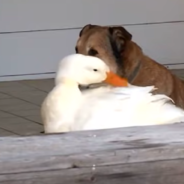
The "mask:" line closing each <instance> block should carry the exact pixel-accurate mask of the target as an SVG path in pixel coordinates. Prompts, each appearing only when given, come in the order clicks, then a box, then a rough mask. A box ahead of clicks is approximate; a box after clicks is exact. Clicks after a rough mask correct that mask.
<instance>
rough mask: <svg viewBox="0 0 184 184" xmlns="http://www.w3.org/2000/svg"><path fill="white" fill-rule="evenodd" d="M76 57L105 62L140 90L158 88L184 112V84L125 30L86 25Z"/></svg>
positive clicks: (80, 35) (77, 46)
mask: <svg viewBox="0 0 184 184" xmlns="http://www.w3.org/2000/svg"><path fill="white" fill-rule="evenodd" d="M76 53H81V54H84V55H91V56H95V57H99V58H101V59H102V60H103V61H104V62H105V63H106V64H107V65H108V66H109V67H110V69H111V70H112V71H113V72H115V73H117V74H119V75H120V76H121V77H126V78H127V79H128V81H129V83H131V84H133V85H137V86H149V85H154V86H155V87H156V88H158V89H157V91H156V93H159V94H166V95H167V96H169V97H171V98H172V99H173V100H174V102H175V104H176V105H177V106H179V107H181V108H183V109H184V83H183V82H182V81H181V80H180V79H179V78H177V77H176V76H175V75H174V74H172V73H171V71H169V70H168V69H167V68H165V67H164V66H163V65H161V64H159V63H157V62H156V61H154V60H153V59H151V58H150V57H148V56H146V55H145V54H144V53H143V51H142V49H141V48H140V47H139V46H138V45H137V44H136V43H135V42H133V41H132V35H131V34H130V33H129V32H128V31H127V30H126V29H125V28H123V27H119V26H116V27H107V26H98V25H90V24H89V25H86V26H85V27H83V29H82V30H81V31H80V34H79V39H78V41H77V45H76Z"/></svg>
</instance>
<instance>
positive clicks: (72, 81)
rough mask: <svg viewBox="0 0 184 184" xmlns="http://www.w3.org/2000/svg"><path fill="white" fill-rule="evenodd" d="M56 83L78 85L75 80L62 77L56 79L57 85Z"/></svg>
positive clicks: (75, 86) (76, 86) (70, 85)
mask: <svg viewBox="0 0 184 184" xmlns="http://www.w3.org/2000/svg"><path fill="white" fill-rule="evenodd" d="M58 84H63V85H66V86H68V87H74V88H78V87H79V84H78V83H77V82H76V81H75V80H73V79H70V78H62V79H60V80H58V81H57V83H56V85H58Z"/></svg>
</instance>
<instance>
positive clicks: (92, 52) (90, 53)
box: [88, 49, 98, 56]
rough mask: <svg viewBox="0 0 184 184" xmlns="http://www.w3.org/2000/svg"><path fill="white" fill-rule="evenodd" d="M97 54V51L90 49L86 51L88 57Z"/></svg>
mask: <svg viewBox="0 0 184 184" xmlns="http://www.w3.org/2000/svg"><path fill="white" fill-rule="evenodd" d="M97 54H98V51H97V50H95V49H90V50H89V51H88V55H90V56H96V55H97Z"/></svg>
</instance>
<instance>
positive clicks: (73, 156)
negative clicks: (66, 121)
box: [0, 123, 184, 184]
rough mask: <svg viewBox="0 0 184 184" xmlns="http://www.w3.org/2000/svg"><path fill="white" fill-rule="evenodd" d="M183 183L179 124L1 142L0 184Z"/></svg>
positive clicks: (183, 140) (183, 142)
mask: <svg viewBox="0 0 184 184" xmlns="http://www.w3.org/2000/svg"><path fill="white" fill-rule="evenodd" d="M80 183H81V184H89V183H95V184H184V124H182V123H181V124H175V125H167V126H149V127H134V128H121V129H112V130H99V131H84V132H74V133H66V134H54V135H43V136H42V135H41V136H30V137H2V138H0V184H80Z"/></svg>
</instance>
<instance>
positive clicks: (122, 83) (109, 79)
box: [104, 71, 128, 87]
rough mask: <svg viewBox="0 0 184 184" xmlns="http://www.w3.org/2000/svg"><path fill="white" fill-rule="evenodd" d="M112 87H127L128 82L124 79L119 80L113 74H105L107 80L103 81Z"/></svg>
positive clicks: (119, 78)
mask: <svg viewBox="0 0 184 184" xmlns="http://www.w3.org/2000/svg"><path fill="white" fill-rule="evenodd" d="M104 82H105V83H107V84H110V85H111V86H114V87H121V86H128V81H127V79H125V78H121V77H119V76H118V75H116V74H115V73H113V72H111V71H110V72H107V78H106V79H105V81H104Z"/></svg>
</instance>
